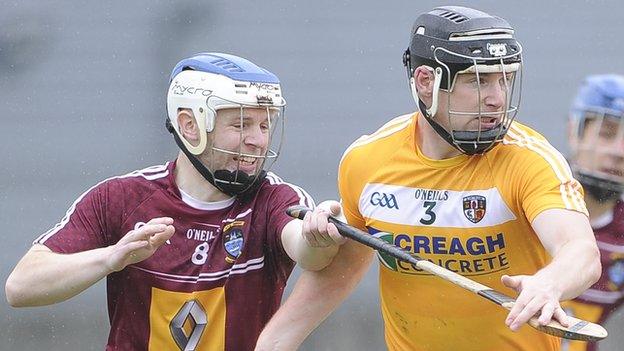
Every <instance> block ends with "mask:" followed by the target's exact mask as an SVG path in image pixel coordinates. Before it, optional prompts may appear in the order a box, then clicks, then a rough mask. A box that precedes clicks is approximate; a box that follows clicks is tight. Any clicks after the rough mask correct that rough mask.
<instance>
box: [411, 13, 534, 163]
mask: <svg viewBox="0 0 624 351" xmlns="http://www.w3.org/2000/svg"><path fill="white" fill-rule="evenodd" d="M521 52H522V47H521V46H520V43H518V41H517V40H516V39H515V37H514V30H513V28H512V27H511V26H510V25H509V23H508V22H507V21H505V20H504V19H502V18H500V17H495V16H492V15H489V14H487V13H485V12H481V11H478V10H474V9H470V8H466V7H459V6H444V7H437V8H435V9H433V10H431V11H429V12H427V13H425V14H422V15H420V16H419V17H418V18H417V19H416V21H415V22H414V26H413V27H412V31H411V37H410V44H409V48H408V49H407V50H406V51H405V53H404V55H403V64H404V65H405V66H406V68H407V74H408V79H410V85H411V87H412V93H413V95H414V99H415V100H416V102H417V103H418V105H419V108H420V110H421V111H422V112H423V114H424V116H425V117H426V119H427V121H429V123H431V125H432V127H433V128H434V129H435V130H436V132H438V134H440V135H441V136H442V137H443V138H444V139H445V140H446V141H447V142H449V143H450V144H451V145H453V146H454V147H455V148H457V149H458V150H460V151H461V152H463V153H466V154H479V153H484V152H486V151H487V150H489V149H490V148H491V147H493V146H494V145H495V144H496V143H497V142H499V141H500V140H502V139H503V137H504V136H505V134H506V133H507V130H508V128H509V126H510V125H511V122H512V121H513V119H514V118H515V115H516V113H517V109H518V105H519V102H520V91H521V79H515V77H514V79H513V80H512V82H510V89H509V90H507V91H506V108H505V111H503V112H504V117H503V118H502V120H501V121H500V123H499V124H498V125H497V127H495V128H493V129H490V130H481V127H479V130H477V131H463V130H454V129H453V128H450V130H446V129H445V128H444V127H442V126H441V125H440V124H438V123H437V122H435V121H433V120H432V118H433V116H434V115H435V113H436V112H437V102H438V87H439V89H442V90H444V91H447V92H451V91H452V90H453V86H454V84H455V79H456V77H457V74H458V73H472V74H476V75H477V77H478V76H479V74H483V73H494V72H500V73H503V76H505V73H509V72H513V74H514V75H515V74H516V72H521V63H522V57H521ZM422 65H425V66H428V67H430V68H431V69H433V70H434V74H435V79H436V81H435V87H436V88H435V89H434V96H433V102H432V106H431V108H429V109H427V108H426V106H425V105H424V103H423V102H422V101H421V100H420V99H419V98H418V95H417V92H416V88H415V85H414V82H413V75H414V70H415V69H416V68H417V67H419V66H422ZM516 83H517V85H516ZM506 86H507V85H506ZM516 87H517V88H518V94H517V97H516V96H514V94H513V92H514V91H515V88H516ZM508 92H509V94H508ZM479 94H480V92H479ZM512 102H515V104H514V103H512ZM449 104H450V97H449ZM448 112H449V120H450V119H451V118H450V117H451V115H466V114H471V113H466V112H458V111H451V110H450V105H449V111H448ZM474 114H475V115H485V116H487V115H488V113H487V112H482V111H479V112H474ZM489 114H490V115H493V114H494V113H489ZM496 114H498V115H500V114H501V112H497V113H496ZM449 125H451V126H452V123H449Z"/></svg>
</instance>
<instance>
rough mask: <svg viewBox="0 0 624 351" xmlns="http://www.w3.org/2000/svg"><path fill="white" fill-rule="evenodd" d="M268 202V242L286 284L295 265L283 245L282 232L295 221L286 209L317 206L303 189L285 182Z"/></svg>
mask: <svg viewBox="0 0 624 351" xmlns="http://www.w3.org/2000/svg"><path fill="white" fill-rule="evenodd" d="M268 202H269V203H268V205H267V206H268V211H267V212H268V220H267V224H268V228H267V229H268V233H267V242H268V245H269V248H270V250H271V252H272V254H273V256H274V257H275V259H276V263H277V267H276V268H277V272H279V276H280V278H281V279H283V280H284V282H285V281H286V280H287V279H288V276H289V275H290V272H291V271H292V269H293V267H294V265H295V263H294V261H293V260H292V259H291V258H290V256H288V254H286V251H285V250H284V246H283V245H282V230H283V229H284V227H285V226H286V224H288V223H289V222H290V221H292V220H293V218H292V217H290V216H289V215H288V214H287V213H286V209H287V208H288V207H290V206H295V205H301V206H306V207H309V208H314V206H315V204H314V200H313V199H312V197H311V196H310V195H309V194H308V193H307V192H306V191H305V190H304V189H303V188H301V187H299V186H297V185H294V184H288V183H284V182H282V183H280V184H278V185H277V186H276V188H275V190H274V191H272V192H271V195H270V197H269V199H268Z"/></svg>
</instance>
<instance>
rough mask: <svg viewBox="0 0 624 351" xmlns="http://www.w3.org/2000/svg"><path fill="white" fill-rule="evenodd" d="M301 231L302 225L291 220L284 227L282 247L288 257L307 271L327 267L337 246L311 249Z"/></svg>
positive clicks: (336, 250)
mask: <svg viewBox="0 0 624 351" xmlns="http://www.w3.org/2000/svg"><path fill="white" fill-rule="evenodd" d="M301 231H302V223H301V221H299V220H292V221H291V222H289V223H288V224H286V226H285V227H284V230H283V232H282V245H283V246H284V250H286V253H288V256H289V257H290V258H291V259H292V260H293V261H295V262H297V264H298V265H299V266H300V267H301V268H303V269H305V270H308V271H318V270H320V269H323V268H325V267H327V266H328V265H329V264H330V263H331V261H332V259H333V258H334V256H335V255H336V253H337V252H338V246H337V245H332V246H326V247H312V246H310V244H309V243H308V242H307V241H306V240H305V238H304V237H303V235H302V234H301Z"/></svg>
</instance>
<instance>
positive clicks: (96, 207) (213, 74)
mask: <svg viewBox="0 0 624 351" xmlns="http://www.w3.org/2000/svg"><path fill="white" fill-rule="evenodd" d="M285 104H286V102H285V100H284V97H283V96H282V90H281V87H280V82H279V80H278V78H277V77H276V76H275V75H274V74H272V73H271V72H269V71H267V70H265V69H264V68H261V67H259V66H257V65H255V64H254V63H252V62H250V61H248V60H245V59H243V58H240V57H236V56H233V55H227V54H217V53H202V54H198V55H195V56H193V57H190V58H187V59H184V60H182V61H180V62H179V63H178V64H177V65H176V66H175V68H174V69H173V72H172V74H171V78H170V85H169V91H168V95H167V111H168V118H167V128H168V130H169V131H170V132H171V133H172V134H173V137H174V139H175V141H176V143H177V144H178V146H179V147H180V149H181V150H180V152H179V155H178V157H177V159H176V160H175V161H173V162H168V163H166V164H164V165H160V166H153V167H149V168H145V169H142V170H138V171H135V172H132V173H129V174H126V175H122V176H118V177H113V178H109V179H107V180H105V181H103V182H100V183H99V184H97V185H95V186H93V187H92V188H91V189H89V190H88V191H87V192H85V193H84V194H82V195H81V196H80V197H78V199H77V200H76V201H75V202H74V203H73V204H72V205H71V207H70V208H69V210H68V211H67V213H66V215H65V217H64V218H63V219H62V220H61V221H60V222H59V223H58V224H57V225H56V226H54V228H52V229H50V230H49V231H48V232H46V233H44V234H43V235H41V236H40V237H38V238H37V239H36V240H35V241H34V244H33V246H32V248H31V249H30V250H29V251H28V252H27V253H26V255H25V256H24V257H23V258H22V259H21V261H20V262H19V263H18V264H17V266H16V267H15V269H14V270H13V272H12V273H11V275H10V276H9V278H8V279H7V282H6V296H7V300H8V301H9V303H10V304H11V305H12V306H17V307H22V306H40V305H48V304H53V303H57V302H60V301H64V300H66V299H69V298H71V297H73V296H75V295H77V294H79V293H80V292H81V291H83V290H85V289H86V288H88V287H89V286H91V285H93V284H94V283H96V282H97V281H99V280H100V279H102V278H104V277H106V278H107V294H108V312H109V318H110V323H111V329H110V334H109V338H108V344H107V346H106V349H107V350H148V349H149V350H159V351H160V350H218V351H223V350H232V351H240V350H251V349H253V347H254V345H255V344H256V339H257V337H258V335H259V334H260V331H261V330H262V328H263V326H264V325H265V324H266V323H267V322H268V320H269V319H270V317H271V316H272V315H273V313H274V312H275V311H276V310H277V308H278V307H279V304H280V301H281V298H282V293H283V289H284V286H285V285H286V281H287V279H288V276H289V275H290V273H291V271H292V269H293V266H294V264H295V262H294V261H297V262H298V263H300V264H301V266H302V267H303V268H304V269H311V270H317V269H321V268H323V267H324V266H326V265H327V264H328V263H329V262H330V260H331V259H332V257H333V255H334V254H335V253H336V252H337V251H338V247H337V245H338V243H340V242H342V241H343V240H344V239H343V238H342V237H340V236H339V235H338V233H337V231H336V228H335V226H333V224H332V225H330V226H329V229H328V226H327V221H326V215H325V216H320V217H319V216H318V214H319V213H322V210H318V209H317V210H316V212H315V213H314V214H313V215H311V216H309V217H308V218H307V221H304V222H303V224H302V222H301V221H299V220H293V219H292V218H290V217H288V216H287V215H286V214H285V209H286V208H287V207H288V206H291V205H306V206H314V204H313V200H312V199H311V198H310V197H309V196H308V194H307V193H306V192H305V191H304V190H303V189H301V188H300V187H298V186H295V185H292V184H289V183H286V182H285V181H283V180H282V179H280V177H278V176H277V175H276V174H274V173H271V172H268V169H269V168H270V167H271V165H272V163H273V161H274V160H275V158H276V157H277V155H278V151H279V145H280V144H281V137H282V135H281V132H282V131H283V125H282V124H283V123H284V119H283V111H284V106H285ZM317 217H318V218H317ZM318 226H321V227H322V228H323V231H324V235H317V234H318V230H317V227H318ZM332 235H333V237H332ZM332 238H333V239H332ZM334 239H335V240H334Z"/></svg>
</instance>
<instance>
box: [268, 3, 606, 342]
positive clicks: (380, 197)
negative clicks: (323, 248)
mask: <svg viewBox="0 0 624 351" xmlns="http://www.w3.org/2000/svg"><path fill="white" fill-rule="evenodd" d="M521 52H522V47H521V45H520V44H519V43H518V42H517V41H516V39H515V35H514V31H513V29H512V27H511V26H510V25H509V23H507V21H505V20H504V19H501V18H499V17H495V16H491V15H489V14H487V13H484V12H481V11H477V10H473V9H469V8H465V7H452V6H449V7H440V8H436V9H434V10H432V11H430V12H427V13H424V14H422V15H421V16H419V17H418V18H417V19H416V22H415V24H414V26H413V29H412V32H411V41H410V44H409V48H408V49H407V51H406V52H405V54H404V57H403V60H404V64H405V65H406V68H407V72H408V78H409V81H410V86H411V89H412V93H413V96H414V99H415V100H416V102H417V104H418V108H419V111H418V112H416V113H410V114H407V115H404V116H400V117H397V118H395V119H393V120H391V121H390V122H388V123H387V124H386V125H384V126H383V127H381V128H380V129H378V130H377V131H376V132H374V133H372V134H370V135H366V136H363V137H361V138H360V139H358V140H357V141H355V142H354V143H353V144H352V145H351V146H350V147H349V148H348V149H347V150H346V152H345V153H344V156H343V158H342V160H341V162H340V167H339V179H338V188H339V191H340V196H341V198H342V206H343V211H344V215H345V216H346V218H347V220H348V222H349V224H351V225H353V226H356V227H358V228H360V229H362V230H367V231H368V232H369V233H371V235H377V236H380V237H381V238H383V239H385V240H387V241H389V242H391V243H393V244H395V245H397V246H400V247H402V248H404V249H406V250H409V251H411V252H413V253H415V254H418V255H419V256H421V257H423V258H425V259H428V260H431V261H432V262H434V263H436V264H438V265H441V266H443V267H445V268H447V269H449V270H452V271H454V272H457V273H459V274H461V275H464V276H467V277H470V278H471V279H474V280H476V281H478V282H480V283H483V284H485V285H487V286H490V287H492V288H494V289H496V290H499V291H506V292H507V293H509V294H510V295H516V294H515V293H514V291H515V292H517V303H516V304H515V306H514V307H513V309H512V310H511V311H509V312H508V313H507V311H505V310H504V309H502V308H500V307H499V306H496V305H494V304H491V303H490V302H488V301H485V300H484V299H481V298H479V297H478V296H475V295H473V294H469V293H467V292H466V291H465V290H463V289H462V288H460V287H456V286H453V285H451V284H449V283H448V282H446V281H444V280H442V279H440V278H438V277H435V276H432V275H430V274H427V273H426V272H423V271H421V270H419V269H416V268H415V267H413V266H411V265H409V264H405V263H403V262H398V261H396V260H394V259H392V258H389V257H386V256H383V255H380V256H379V257H378V260H379V262H380V264H381V265H380V274H379V286H380V297H381V313H382V315H383V319H384V322H385V340H386V344H387V346H388V349H389V350H392V351H405V350H410V351H414V350H436V351H448V350H463V351H465V350H479V351H488V350H489V351H495V350H496V351H499V350H525V351H536V350H540V351H541V350H557V349H558V348H559V346H560V340H559V339H558V338H556V337H553V336H550V335H547V334H544V333H540V332H538V331H536V330H535V329H533V328H530V327H529V326H527V325H525V323H526V322H527V320H528V319H529V318H530V317H532V316H533V315H535V314H538V315H539V321H540V323H543V324H546V323H547V322H549V321H550V320H551V319H553V318H554V319H556V320H558V321H560V322H561V323H563V324H564V325H567V320H566V318H567V316H566V314H565V313H564V312H563V310H562V309H561V307H560V304H559V301H561V300H565V299H569V298H573V297H576V296H577V295H579V294H580V293H581V292H583V291H584V290H585V289H587V288H588V287H589V286H591V284H593V283H594V282H595V281H596V280H597V279H598V277H599V274H600V261H599V256H598V248H597V246H596V241H595V239H594V236H593V233H592V229H591V227H590V225H589V220H588V217H587V210H586V208H585V203H584V201H583V194H582V189H581V186H580V185H579V183H578V182H577V181H576V180H575V179H574V178H573V177H572V172H571V170H570V167H569V166H568V164H567V163H566V161H565V159H564V158H563V157H562V156H561V154H560V153H559V152H558V151H557V150H555V149H554V148H553V147H552V146H551V145H550V144H549V143H548V142H547V141H546V140H545V139H544V138H543V137H542V136H541V135H540V134H538V133H537V132H535V131H533V130H532V129H531V128H529V127H527V126H525V125H522V124H520V123H518V122H514V117H515V115H516V112H517V108H518V102H519V99H518V93H519V89H520V80H521V77H520V75H521V66H522V58H521ZM373 257H374V255H373V252H372V251H371V250H370V249H368V248H366V247H363V246H361V245H359V244H356V243H354V242H351V241H349V242H348V243H347V244H345V245H343V246H342V247H341V249H340V251H339V253H338V255H336V257H335V259H334V261H333V262H332V263H331V264H330V265H329V266H328V267H327V268H326V269H324V270H323V271H321V272H316V273H306V274H304V276H302V278H301V279H300V280H299V281H298V283H297V285H296V286H295V288H294V291H293V294H291V296H290V297H289V299H288V300H287V301H286V302H285V304H284V306H282V309H280V310H279V311H278V312H277V314H276V315H275V316H274V318H273V319H272V320H271V322H269V324H268V325H267V327H266V328H265V330H264V331H263V334H262V335H261V340H264V339H265V338H267V339H268V338H271V339H276V340H279V344H280V345H288V347H284V349H289V347H296V346H297V345H298V344H299V343H300V342H301V341H302V340H303V338H305V336H306V335H308V333H309V332H310V331H311V330H312V329H313V328H314V327H315V326H316V325H318V323H319V322H320V321H321V320H322V319H323V318H324V317H325V316H326V315H327V314H328V313H330V311H331V310H332V309H333V308H335V306H337V305H338V304H339V303H340V302H341V301H342V299H344V297H345V296H347V295H348V293H349V292H350V291H351V290H352V289H353V287H354V286H355V285H356V283H357V282H358V280H359V279H360V278H361V277H362V276H363V275H364V273H365V272H366V270H367V269H368V267H369V264H370V262H371V261H372V259H373ZM329 291H331V294H329V293H328V292H329ZM304 305H305V306H307V308H306V313H305V314H304V313H302V312H298V311H301V310H302V308H301V306H304ZM309 311H313V312H309ZM286 324H288V326H289V328H288V329H287V330H286V331H285V332H283V330H284V328H285V325H286ZM280 332H281V334H280Z"/></svg>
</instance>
